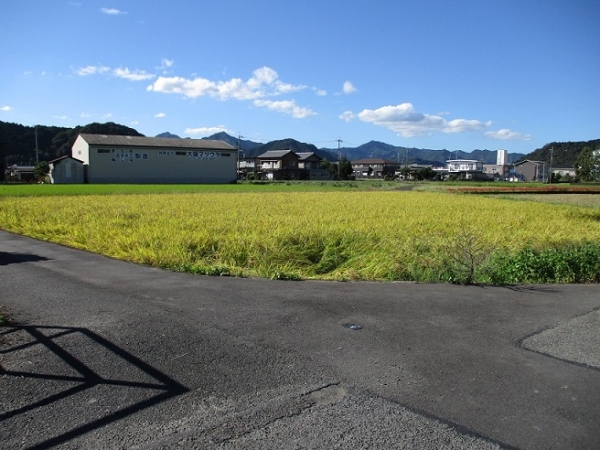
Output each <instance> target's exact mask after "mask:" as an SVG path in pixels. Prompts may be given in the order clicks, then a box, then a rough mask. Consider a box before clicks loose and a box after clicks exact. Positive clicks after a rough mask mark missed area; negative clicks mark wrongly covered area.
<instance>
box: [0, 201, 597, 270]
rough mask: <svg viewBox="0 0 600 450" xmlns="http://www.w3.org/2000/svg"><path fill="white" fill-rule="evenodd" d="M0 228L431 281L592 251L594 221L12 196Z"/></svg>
mask: <svg viewBox="0 0 600 450" xmlns="http://www.w3.org/2000/svg"><path fill="white" fill-rule="evenodd" d="M0 228H2V229H5V230H8V231H12V232H15V233H19V234H24V235H27V236H31V237H35V238H39V239H44V240H48V241H52V242H56V243H59V244H63V245H67V246H71V247H75V248H79V249H85V250H88V251H91V252H95V253H101V254H104V255H108V256H111V257H115V258H119V259H123V260H127V261H132V262H136V263H141V264H147V265H151V266H155V267H162V268H168V269H172V270H181V271H186V272H194V273H207V274H220V275H235V276H260V277H271V278H292V279H295V278H302V279H333V280H417V281H435V280H437V278H439V276H438V275H436V274H439V273H442V272H443V270H441V268H443V266H444V265H448V264H452V263H453V262H452V261H455V262H456V259H457V257H458V258H462V257H463V256H461V255H464V254H465V250H467V252H466V253H467V254H470V253H477V254H481V255H487V254H490V253H494V252H498V251H504V252H514V251H517V250H519V249H522V248H524V247H526V246H527V247H531V248H540V249H541V248H547V247H548V246H555V245H556V246H559V245H563V244H566V243H573V242H580V241H589V240H594V241H598V239H599V238H600V212H599V210H598V209H597V208H590V207H583V206H573V205H566V204H548V203H539V202H531V201H513V200H510V199H501V198H489V197H482V196H473V195H457V194H449V193H440V192H411V191H358V192H356V191H340V192H320V191H315V192H237V193H235V192H203V193H170V194H129V195H85V196H73V195H59V196H51V197H10V196H9V197H0ZM465 247H469V248H466V249H465Z"/></svg>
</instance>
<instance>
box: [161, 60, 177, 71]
mask: <svg viewBox="0 0 600 450" xmlns="http://www.w3.org/2000/svg"><path fill="white" fill-rule="evenodd" d="M173 64H175V61H173V60H172V59H167V58H163V59H161V60H160V66H158V67H157V69H158V70H161V71H162V73H167V72H168V70H167V69H169V68H171V67H173Z"/></svg>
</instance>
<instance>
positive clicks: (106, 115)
mask: <svg viewBox="0 0 600 450" xmlns="http://www.w3.org/2000/svg"><path fill="white" fill-rule="evenodd" d="M112 116H113V114H112V113H106V114H104V115H103V116H102V118H103V119H110V118H112Z"/></svg>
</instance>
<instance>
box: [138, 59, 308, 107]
mask: <svg viewBox="0 0 600 450" xmlns="http://www.w3.org/2000/svg"><path fill="white" fill-rule="evenodd" d="M302 89H306V86H303V85H293V84H288V83H284V82H282V81H281V80H280V79H279V75H278V74H277V72H275V71H274V70H273V69H271V68H269V67H261V68H260V69H256V70H255V71H254V72H253V73H252V77H250V78H249V79H248V80H246V81H243V80H242V79H241V78H231V79H230V80H226V81H213V80H209V79H207V78H201V77H196V78H182V77H158V79H157V80H156V81H155V82H154V83H153V84H151V85H149V86H148V87H147V90H148V91H154V92H162V93H164V94H180V95H183V96H184V97H188V98H198V97H203V96H207V97H212V98H217V99H219V100H230V99H235V100H255V99H259V98H264V97H269V96H274V95H281V94H286V93H290V92H294V91H299V90H302Z"/></svg>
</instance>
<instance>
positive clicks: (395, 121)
mask: <svg viewBox="0 0 600 450" xmlns="http://www.w3.org/2000/svg"><path fill="white" fill-rule="evenodd" d="M354 118H358V119H360V120H362V121H363V122H368V123H372V124H374V125H379V126H382V127H384V128H387V129H389V130H392V131H393V132H395V133H396V134H398V135H399V136H402V137H413V136H421V135H426V134H431V133H434V132H440V133H462V132H465V131H481V130H484V129H486V128H487V127H489V126H490V125H491V122H481V121H479V120H469V119H454V120H450V121H448V120H446V119H444V118H443V117H441V116H439V115H435V114H424V113H420V112H417V111H416V110H415V108H414V106H413V105H412V103H402V104H400V105H396V106H391V105H389V106H383V107H381V108H378V109H375V110H372V109H364V110H363V111H361V112H359V113H358V114H354V113H352V112H351V111H346V112H344V113H343V114H342V115H340V119H342V120H345V121H350V120H352V119H354Z"/></svg>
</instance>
